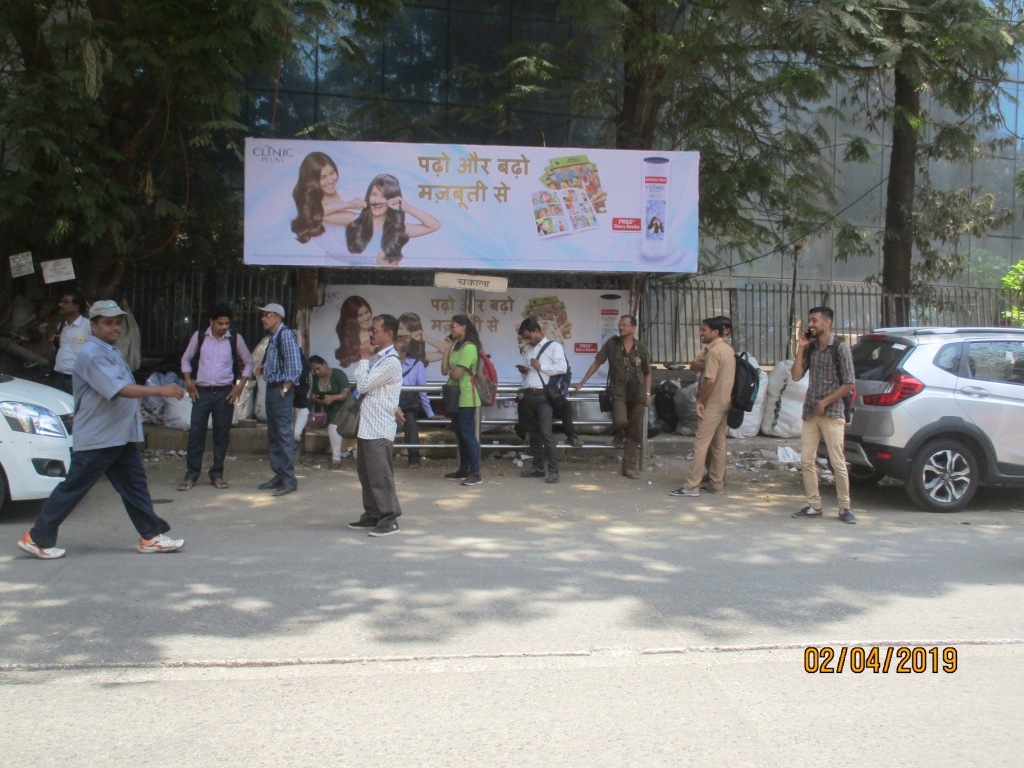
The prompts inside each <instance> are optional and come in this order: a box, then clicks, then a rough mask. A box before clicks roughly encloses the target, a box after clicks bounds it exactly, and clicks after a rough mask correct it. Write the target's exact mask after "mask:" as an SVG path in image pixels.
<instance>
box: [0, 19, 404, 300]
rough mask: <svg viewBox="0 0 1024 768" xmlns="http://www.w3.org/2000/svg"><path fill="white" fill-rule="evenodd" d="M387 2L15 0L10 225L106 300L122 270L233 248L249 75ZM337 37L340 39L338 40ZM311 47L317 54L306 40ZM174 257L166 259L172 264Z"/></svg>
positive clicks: (6, 92) (1, 29) (6, 52)
mask: <svg viewBox="0 0 1024 768" xmlns="http://www.w3.org/2000/svg"><path fill="white" fill-rule="evenodd" d="M395 5H396V1H395V0H388V1H387V2H376V3H371V2H365V3H334V2H326V0H323V1H320V0H314V1H313V2H308V3H304V4H303V5H302V8H301V12H297V11H295V10H293V8H292V5H291V4H290V3H284V2H280V0H159V2H157V1H155V0H59V1H58V0H8V2H7V3H6V4H5V8H4V12H3V14H0V227H2V228H3V231H4V234H5V238H4V241H5V246H6V248H7V250H8V252H11V253H14V252H20V251H32V252H33V253H34V254H35V255H36V257H37V258H40V259H46V258H71V259H73V261H74V264H75V268H76V272H77V274H78V276H79V279H80V281H81V282H82V284H83V286H84V287H85V289H86V290H87V291H88V292H89V293H90V294H92V295H94V296H95V295H104V294H107V295H109V292H110V291H112V290H113V288H114V286H116V285H117V283H118V281H119V280H120V277H121V275H122V273H123V271H124V269H125V267H126V265H128V264H130V263H133V262H139V261H142V260H147V259H152V258H154V257H157V256H159V258H161V259H169V258H170V259H173V258H175V256H176V255H177V254H182V253H185V254H188V255H189V256H194V255H195V254H196V253H197V252H204V251H205V252H208V253H211V254H212V253H216V254H218V256H219V258H221V259H223V258H230V257H231V256H230V255H229V254H231V255H233V253H234V252H235V251H236V250H237V248H236V246H237V243H238V242H239V240H240V238H239V237H238V229H239V223H240V221H241V216H240V210H241V205H240V200H239V198H238V196H237V195H236V194H234V193H233V192H232V191H231V190H232V189H235V190H237V189H238V187H239V186H240V185H239V183H238V180H239V179H240V171H241V158H240V140H241V138H242V137H243V136H244V135H245V132H246V130H245V126H244V123H242V122H241V120H242V118H243V115H242V105H243V103H244V99H243V97H244V85H245V81H246V78H247V77H249V76H252V75H259V74H262V75H264V76H266V77H268V78H273V77H275V76H276V73H277V72H278V69H279V66H280V63H281V62H282V61H283V60H284V58H285V57H287V56H290V55H292V54H293V53H295V52H300V53H301V52H303V51H308V45H309V41H311V40H313V39H314V37H315V36H316V38H317V39H331V37H332V35H334V34H335V33H336V32H338V30H339V28H340V27H339V23H340V22H342V21H344V22H346V23H347V24H348V25H349V26H351V25H352V24H358V23H366V24H372V23H375V22H377V21H379V20H380V16H381V15H382V14H384V15H386V14H387V13H390V12H391V11H393V10H394V7H395ZM339 39H340V34H339ZM304 46H305V47H304ZM164 263H166V262H164Z"/></svg>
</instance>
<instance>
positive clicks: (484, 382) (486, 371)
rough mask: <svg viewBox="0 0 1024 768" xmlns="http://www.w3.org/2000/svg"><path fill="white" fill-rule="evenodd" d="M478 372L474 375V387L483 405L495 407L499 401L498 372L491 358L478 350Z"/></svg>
mask: <svg viewBox="0 0 1024 768" xmlns="http://www.w3.org/2000/svg"><path fill="white" fill-rule="evenodd" d="M478 352H479V355H478V356H477V364H476V367H477V372H476V373H475V374H473V386H474V387H475V388H476V393H477V395H479V396H480V404H481V405H494V403H495V401H496V400H497V399H498V371H497V370H496V369H495V367H494V363H492V362H491V357H490V355H488V354H487V353H486V352H484V351H483V350H478Z"/></svg>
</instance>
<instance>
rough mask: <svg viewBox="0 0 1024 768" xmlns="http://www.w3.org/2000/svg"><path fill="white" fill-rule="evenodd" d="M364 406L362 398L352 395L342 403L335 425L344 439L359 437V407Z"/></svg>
mask: <svg viewBox="0 0 1024 768" xmlns="http://www.w3.org/2000/svg"><path fill="white" fill-rule="evenodd" d="M362 404H363V399H362V398H361V397H356V396H355V394H354V393H353V394H351V395H349V396H348V397H346V398H345V399H344V400H342V401H341V410H340V411H339V412H338V418H336V419H335V420H334V423H335V424H336V425H337V427H338V434H339V435H341V436H342V437H358V436H359V406H361V405H362Z"/></svg>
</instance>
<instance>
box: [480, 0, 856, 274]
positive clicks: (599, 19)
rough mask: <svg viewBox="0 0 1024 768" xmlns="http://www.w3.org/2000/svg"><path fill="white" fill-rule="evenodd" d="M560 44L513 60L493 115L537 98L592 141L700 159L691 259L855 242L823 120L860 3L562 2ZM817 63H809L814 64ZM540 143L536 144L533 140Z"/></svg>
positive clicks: (852, 42) (520, 51)
mask: <svg viewBox="0 0 1024 768" xmlns="http://www.w3.org/2000/svg"><path fill="white" fill-rule="evenodd" d="M559 7H560V9H561V13H562V18H563V19H567V20H568V21H569V22H570V26H571V30H572V34H571V36H570V37H569V38H568V39H567V40H563V41H562V43H563V44H562V45H556V44H552V43H550V42H546V41H544V42H540V43H538V42H536V41H522V42H521V43H520V44H518V45H516V46H513V47H512V49H511V50H510V52H509V53H510V65H509V67H508V68H507V69H506V71H505V73H504V74H505V75H506V76H507V77H508V78H509V79H510V82H511V83H512V87H511V88H510V89H509V91H508V93H507V95H506V96H505V97H504V99H503V100H502V102H501V103H500V104H499V105H496V106H498V107H499V108H500V109H503V110H505V111H506V112H508V113H509V114H511V113H512V109H511V108H513V107H514V106H515V105H516V104H517V103H523V102H530V101H533V100H537V99H539V98H547V99H551V100H555V101H560V102H562V103H564V104H565V105H566V107H567V110H568V112H569V114H570V115H571V116H573V118H588V119H592V118H594V117H600V118H601V119H603V120H604V122H605V126H606V129H605V131H604V133H603V135H601V136H597V137H594V141H595V143H599V144H601V145H605V146H608V145H611V146H615V147H619V148H630V149H679V150H691V151H693V150H695V151H699V152H700V154H701V166H700V190H701V205H700V222H701V236H702V242H703V243H704V246H705V248H704V251H703V253H702V256H701V261H702V263H703V264H704V265H705V266H706V267H711V266H715V265H716V264H717V263H718V260H719V257H720V255H721V254H723V253H725V252H732V253H735V254H738V255H739V256H740V257H741V258H744V259H752V258H756V257H758V256H762V255H764V254H765V253H766V252H774V251H776V250H781V249H785V250H787V251H788V248H789V246H790V245H791V244H792V243H794V242H802V241H805V240H806V239H807V238H808V237H810V236H813V235H814V234H816V233H823V232H824V231H825V229H826V228H829V227H832V228H834V231H833V233H832V234H833V237H834V240H835V242H836V244H837V247H838V248H839V249H840V251H841V252H843V253H844V254H847V255H851V254H855V253H864V252H865V248H866V242H865V239H864V236H863V235H862V234H861V233H860V232H857V231H856V230H855V229H854V228H852V227H850V226H848V225H846V224H845V223H844V222H842V221H841V220H838V219H836V218H835V217H834V209H833V207H834V200H833V199H832V192H833V172H832V171H833V169H831V168H829V167H828V166H827V164H826V160H825V150H826V149H827V148H829V147H830V145H831V141H832V139H831V137H830V133H829V131H828V128H827V126H826V124H825V123H824V122H823V120H822V118H823V117H824V118H826V119H831V116H830V115H828V114H826V113H824V112H823V110H822V109H821V105H822V104H826V103H828V101H829V99H830V98H831V94H832V92H833V87H834V86H835V84H836V83H837V82H838V81H840V80H841V79H843V78H845V77H846V74H845V73H844V72H843V71H842V70H841V68H839V67H837V66H835V65H834V64H833V63H832V62H831V61H829V60H828V59H827V58H825V57H823V56H821V55H820V53H821V49H822V48H823V47H827V48H828V51H829V53H830V54H833V55H837V56H838V55H844V56H846V57H847V58H848V59H852V58H855V57H856V56H858V55H860V54H862V52H863V51H864V50H865V48H866V46H867V45H868V41H869V40H870V39H871V34H872V29H871V21H872V19H871V17H870V14H866V13H865V12H863V11H862V10H861V9H860V8H859V6H858V5H857V4H856V3H849V2H832V1H831V0H825V2H820V3H796V2H790V1H788V0H759V1H757V2H755V1H753V0H705V2H701V3H693V2H687V1H685V0H563V2H562V3H561V4H560V6H559ZM812 54H813V55H812ZM538 138H539V139H542V138H543V137H538Z"/></svg>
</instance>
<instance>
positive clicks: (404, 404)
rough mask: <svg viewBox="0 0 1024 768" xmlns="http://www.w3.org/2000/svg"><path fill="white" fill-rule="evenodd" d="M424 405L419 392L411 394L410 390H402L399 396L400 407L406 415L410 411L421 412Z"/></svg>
mask: <svg viewBox="0 0 1024 768" xmlns="http://www.w3.org/2000/svg"><path fill="white" fill-rule="evenodd" d="M422 405H423V402H422V400H421V399H420V393H419V392H409V391H408V390H402V393H401V394H400V395H399V396H398V407H399V408H401V409H402V411H403V412H404V413H409V411H413V410H419V408H420V407H421V406H422Z"/></svg>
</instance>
